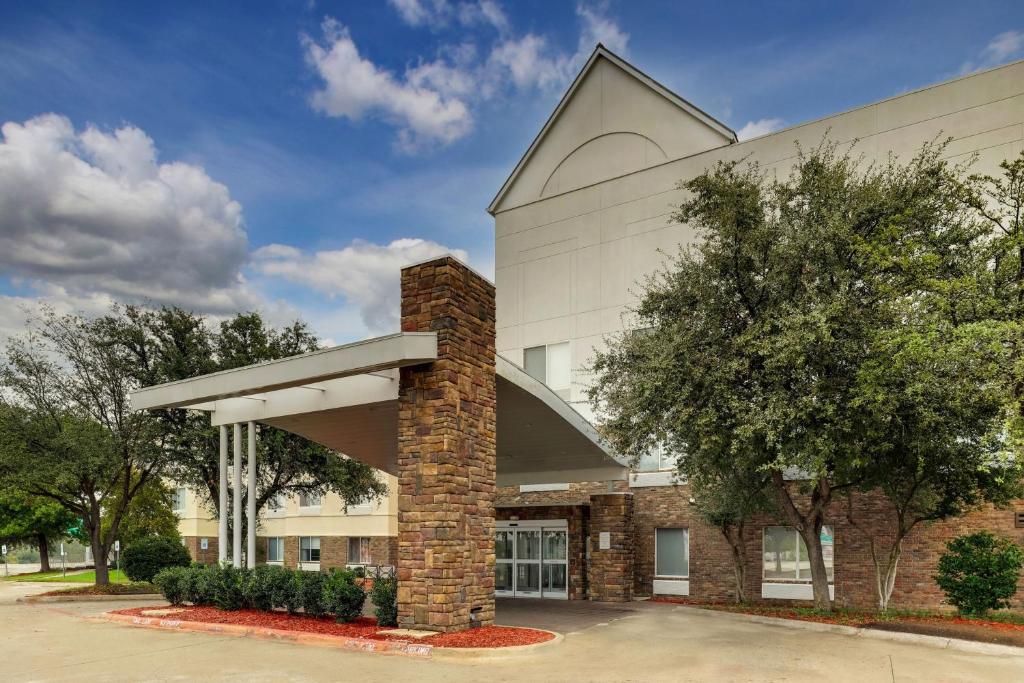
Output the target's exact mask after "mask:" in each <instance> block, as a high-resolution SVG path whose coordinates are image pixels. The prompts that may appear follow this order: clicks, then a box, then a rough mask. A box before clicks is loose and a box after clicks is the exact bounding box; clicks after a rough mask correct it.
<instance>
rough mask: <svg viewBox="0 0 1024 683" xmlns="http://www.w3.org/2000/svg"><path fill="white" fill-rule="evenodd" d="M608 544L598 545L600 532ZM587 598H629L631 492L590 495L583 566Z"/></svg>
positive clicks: (631, 572)
mask: <svg viewBox="0 0 1024 683" xmlns="http://www.w3.org/2000/svg"><path fill="white" fill-rule="evenodd" d="M602 532H606V533H608V534H609V540H610V545H609V547H608V548H607V549H605V550H602V549H601V543H600V537H601V533H602ZM587 573H588V576H589V579H588V584H589V592H590V599H591V600H600V601H603V602H629V601H630V600H632V599H633V494H631V493H603V494H597V495H593V496H591V497H590V562H589V563H588V566H587Z"/></svg>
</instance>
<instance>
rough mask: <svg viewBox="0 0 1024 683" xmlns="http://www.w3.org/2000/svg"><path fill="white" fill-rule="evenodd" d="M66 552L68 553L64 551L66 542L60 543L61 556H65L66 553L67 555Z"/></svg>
mask: <svg viewBox="0 0 1024 683" xmlns="http://www.w3.org/2000/svg"><path fill="white" fill-rule="evenodd" d="M65 554H66V553H65V552H64V544H63V543H61V544H60V556H61V557H64V555H65Z"/></svg>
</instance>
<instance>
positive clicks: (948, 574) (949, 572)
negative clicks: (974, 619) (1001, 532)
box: [935, 531, 1024, 616]
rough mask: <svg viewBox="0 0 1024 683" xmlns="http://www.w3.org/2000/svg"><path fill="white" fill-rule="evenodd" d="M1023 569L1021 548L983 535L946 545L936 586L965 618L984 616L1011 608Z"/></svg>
mask: <svg viewBox="0 0 1024 683" xmlns="http://www.w3.org/2000/svg"><path fill="white" fill-rule="evenodd" d="M1022 565H1024V551H1022V550H1021V548H1020V546H1018V545H1017V544H1016V543H1014V542H1013V541H1010V540H1008V539H1005V538H1000V537H998V536H995V535H993V534H991V533H989V532H987V531H981V532H978V533H975V534H969V535H966V536H960V537H958V538H954V539H953V540H952V541H950V542H949V543H947V544H946V553H945V554H943V556H942V557H940V558H939V569H938V574H936V575H935V582H936V583H937V584H939V588H941V589H942V590H943V592H945V593H946V601H947V602H949V603H950V604H952V605H955V606H956V608H957V609H958V610H959V611H960V613H961V614H965V615H971V616H982V615H984V614H985V613H986V612H987V611H988V610H991V609H999V608H1001V607H1008V606H1009V604H1010V603H1009V598H1010V597H1011V596H1012V595H1013V594H1014V593H1016V592H1017V581H1018V579H1019V578H1020V571H1021V566H1022Z"/></svg>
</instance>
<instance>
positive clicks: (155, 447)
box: [0, 310, 164, 584]
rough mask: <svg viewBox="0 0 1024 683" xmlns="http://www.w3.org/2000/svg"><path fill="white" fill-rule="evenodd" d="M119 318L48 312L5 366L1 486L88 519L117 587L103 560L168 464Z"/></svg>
mask: <svg viewBox="0 0 1024 683" xmlns="http://www.w3.org/2000/svg"><path fill="white" fill-rule="evenodd" d="M116 324H117V320H116V317H115V316H108V317H103V318H96V319H92V320H86V319H84V318H81V317H79V316H74V315H64V316H60V315H56V314H55V313H54V312H53V311H49V310H44V311H43V313H42V315H41V316H40V317H37V318H35V319H34V320H33V321H32V322H31V323H30V327H29V330H28V332H26V333H25V334H24V335H22V336H20V337H14V338H12V339H10V340H9V341H8V344H7V347H6V353H5V357H4V358H3V361H2V363H0V389H2V390H3V391H2V398H0V484H3V485H5V486H11V487H14V488H17V489H19V490H22V491H24V492H26V493H28V494H30V495H32V496H35V497H38V498H43V499H47V500H51V501H54V502H56V503H58V504H59V505H61V506H62V507H63V508H64V509H65V510H67V511H68V512H69V513H71V514H72V515H75V516H76V517H79V518H81V520H82V527H83V530H84V531H85V534H86V535H87V537H88V539H89V545H90V546H91V548H92V552H93V557H95V558H96V583H98V584H106V583H109V575H108V571H107V565H106V563H105V562H104V561H103V558H106V557H107V556H108V555H109V551H110V548H111V546H112V545H113V542H114V539H115V538H116V537H117V534H118V531H119V528H120V525H121V521H122V519H123V518H124V515H125V513H126V512H127V510H128V507H129V506H130V504H131V502H132V499H133V498H134V497H135V495H136V494H137V493H138V491H139V489H140V488H142V487H143V486H145V485H146V483H148V482H149V481H150V479H152V478H153V477H155V476H156V475H158V474H159V472H160V469H161V467H162V465H163V461H164V459H163V449H162V442H163V440H164V435H163V433H162V431H161V429H160V424H159V422H158V421H157V420H156V419H155V417H154V416H152V415H149V414H147V413H142V412H133V411H132V410H131V408H130V406H129V403H128V394H129V392H130V391H131V389H133V388H134V387H135V386H137V383H136V382H135V380H134V379H133V366H132V363H133V361H134V359H132V358H131V357H130V356H128V355H127V354H126V353H124V351H123V349H122V348H121V347H120V346H119V345H118V344H117V343H115V337H114V335H113V334H112V331H113V330H114V329H115V328H116ZM115 494H117V496H118V501H119V502H118V503H117V504H116V505H107V506H106V508H107V509H106V510H104V507H105V506H104V503H105V502H108V501H111V500H113V498H112V497H113V496H114V495H115ZM105 515H106V516H108V517H109V521H108V524H107V525H106V526H105V525H104V524H103V519H104V516H105Z"/></svg>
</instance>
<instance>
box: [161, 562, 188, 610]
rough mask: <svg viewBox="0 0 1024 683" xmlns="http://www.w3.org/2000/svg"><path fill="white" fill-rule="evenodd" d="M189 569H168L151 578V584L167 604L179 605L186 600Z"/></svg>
mask: <svg viewBox="0 0 1024 683" xmlns="http://www.w3.org/2000/svg"><path fill="white" fill-rule="evenodd" d="M192 571H193V570H192V568H191V567H168V568H167V569H161V570H160V571H159V572H157V575H156V576H154V577H153V583H154V584H156V587H157V588H159V589H160V592H161V593H163V596H164V598H165V599H166V600H167V602H169V603H171V604H172V605H180V604H182V603H183V602H185V601H186V600H187V599H188V594H187V592H186V587H187V583H188V576H189V574H190V573H191V572H192Z"/></svg>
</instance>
